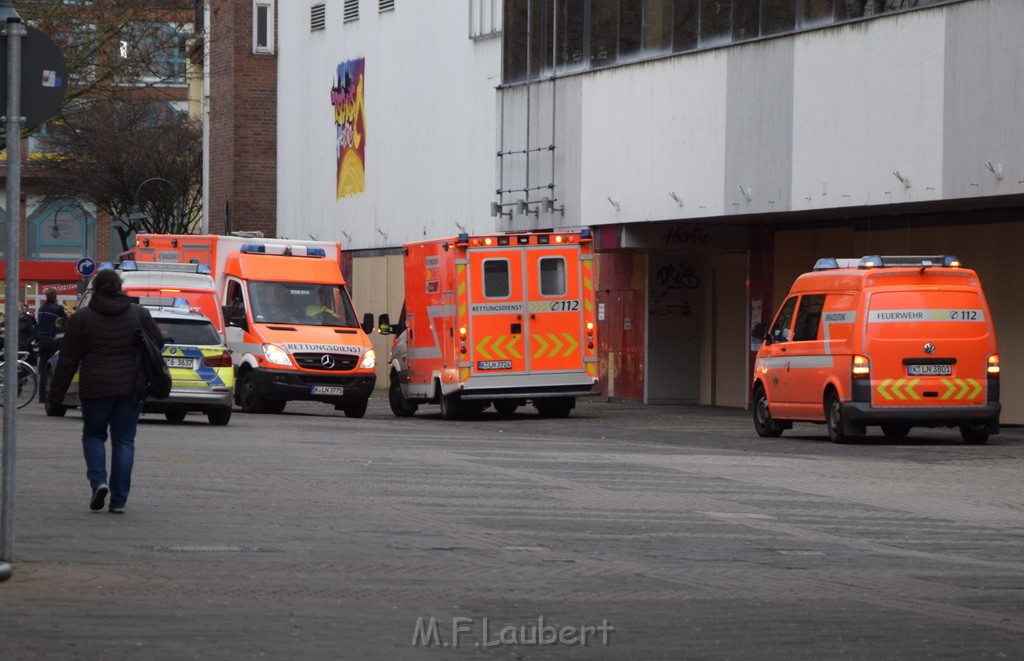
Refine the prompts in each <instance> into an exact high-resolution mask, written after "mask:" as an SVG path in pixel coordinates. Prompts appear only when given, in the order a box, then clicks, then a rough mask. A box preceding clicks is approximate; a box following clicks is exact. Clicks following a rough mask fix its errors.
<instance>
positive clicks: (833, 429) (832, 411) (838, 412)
mask: <svg viewBox="0 0 1024 661" xmlns="http://www.w3.org/2000/svg"><path fill="white" fill-rule="evenodd" d="M825 425H826V426H827V427H828V438H829V440H830V441H832V442H833V443H847V442H849V441H850V437H849V436H847V435H846V434H844V433H843V403H842V402H840V401H839V395H837V394H836V393H835V392H834V391H833V392H829V394H828V396H827V397H826V398H825Z"/></svg>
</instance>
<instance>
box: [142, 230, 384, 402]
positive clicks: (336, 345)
mask: <svg viewBox="0 0 1024 661" xmlns="http://www.w3.org/2000/svg"><path fill="white" fill-rule="evenodd" d="M123 257H131V258H132V259H134V260H136V261H151V262H155V261H168V262H190V261H195V262H197V263H201V264H209V265H210V268H211V274H212V275H213V279H214V282H215V285H216V289H217V296H218V298H219V301H220V305H221V306H222V311H223V315H224V322H225V328H224V335H225V341H226V344H227V346H228V348H229V349H231V351H232V361H233V362H234V365H235V378H236V385H235V400H236V402H237V403H238V404H239V405H240V406H241V407H242V410H243V411H245V412H247V413H261V412H268V413H280V412H281V411H283V410H284V407H285V405H286V404H287V402H289V401H295V400H307V401H310V400H311V401H318V402H324V403H327V404H332V405H333V406H334V407H335V409H338V410H341V411H344V412H345V415H346V416H347V417H350V418H361V417H363V415H364V414H365V413H366V406H367V401H368V400H369V398H370V395H371V394H373V389H374V386H375V385H376V381H377V377H376V355H375V354H374V351H373V348H372V347H371V344H370V340H369V338H368V337H367V335H366V334H367V333H368V332H371V331H372V330H373V317H372V315H369V314H367V315H365V316H364V319H363V322H362V324H360V322H359V320H358V319H357V316H356V312H355V309H354V308H353V306H352V301H351V299H350V298H349V294H348V291H347V290H346V288H345V279H344V278H343V277H342V275H341V244H339V243H334V242H327V241H292V240H287V239H269V238H262V237H248V236H217V235H211V234H200V235H194V234H140V235H138V236H137V237H136V245H135V247H134V248H133V249H132V250H131V251H129V252H128V253H126V254H125V255H123Z"/></svg>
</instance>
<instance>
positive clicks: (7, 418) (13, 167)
mask: <svg viewBox="0 0 1024 661" xmlns="http://www.w3.org/2000/svg"><path fill="white" fill-rule="evenodd" d="M5 5H6V6H7V7H9V6H10V2H6V3H0V12H2V11H3V10H4V9H5ZM10 13H13V9H11V10H10ZM5 28H6V29H5V30H4V33H5V35H6V36H7V116H6V119H7V249H6V251H5V255H4V257H5V258H6V260H7V275H6V280H5V283H4V284H5V290H4V299H5V300H4V318H5V319H6V321H5V323H4V326H5V330H4V336H5V342H4V372H3V373H4V384H5V385H4V429H3V431H4V438H3V465H2V470H3V498H2V502H0V561H2V562H0V581H4V580H7V579H8V578H10V576H11V566H10V564H7V563H10V562H12V561H13V559H14V454H15V452H14V450H15V444H16V440H17V434H18V431H17V425H16V421H17V418H16V417H15V414H16V413H17V412H18V410H17V408H15V406H16V403H15V402H16V398H17V395H18V388H17V383H18V298H19V297H18V293H19V289H18V287H19V272H18V271H19V268H18V267H19V266H20V264H19V259H20V254H21V252H20V247H19V246H20V242H19V230H20V229H21V126H22V119H21V39H22V37H24V36H25V34H26V30H25V27H24V26H23V25H22V24H21V19H20V18H19V17H18V15H17V14H14V15H13V16H12V15H8V16H7V23H6V25H5Z"/></svg>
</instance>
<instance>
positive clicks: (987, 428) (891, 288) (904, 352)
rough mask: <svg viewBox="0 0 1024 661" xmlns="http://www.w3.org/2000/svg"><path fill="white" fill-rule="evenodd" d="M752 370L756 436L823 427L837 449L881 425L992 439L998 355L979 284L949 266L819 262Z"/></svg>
mask: <svg viewBox="0 0 1024 661" xmlns="http://www.w3.org/2000/svg"><path fill="white" fill-rule="evenodd" d="M752 335H753V337H755V338H757V339H763V340H764V342H763V344H762V345H761V348H760V350H759V351H758V352H757V358H756V361H755V364H754V376H753V389H752V400H751V401H752V403H753V411H754V427H755V429H756V430H757V433H758V434H759V435H760V436H779V435H780V434H781V433H782V431H783V430H784V429H790V428H791V427H792V426H793V422H794V421H800V422H817V423H825V424H826V425H827V427H828V435H829V438H831V439H832V440H833V441H835V442H837V443H841V442H844V441H848V440H850V439H851V438H852V437H856V436H862V435H864V434H865V433H866V427H867V426H868V425H877V426H880V427H881V429H882V433H883V434H885V436H886V437H889V438H896V439H898V438H903V437H905V436H906V435H907V434H908V433H909V430H910V429H911V427H939V426H946V427H959V428H960V434H961V436H962V438H963V440H964V441H965V442H967V443H984V442H986V441H987V440H988V437H989V435H990V434H997V433H999V413H1000V404H999V353H998V351H997V349H996V336H995V331H994V328H993V324H992V315H991V313H990V312H989V308H988V303H987V301H986V300H985V294H984V293H983V292H982V289H981V282H980V281H979V279H978V275H977V274H976V273H975V272H974V271H973V270H971V269H966V268H961V266H960V262H959V260H957V259H956V257H953V256H950V255H940V256H934V257H920V256H901V257H880V256H867V257H864V258H863V259H860V260H856V259H834V258H827V259H820V260H818V263H817V264H816V265H815V267H814V270H813V271H812V272H810V273H805V274H803V275H801V276H800V277H799V278H797V280H796V282H795V283H794V284H793V287H792V289H791V290H790V292H789V295H788V296H787V297H786V299H785V301H784V302H783V303H782V306H781V307H780V308H779V311H778V313H777V314H776V315H775V320H774V322H773V323H772V325H771V328H770V329H768V330H767V331H766V329H765V325H764V324H763V323H756V324H754V328H753V331H752Z"/></svg>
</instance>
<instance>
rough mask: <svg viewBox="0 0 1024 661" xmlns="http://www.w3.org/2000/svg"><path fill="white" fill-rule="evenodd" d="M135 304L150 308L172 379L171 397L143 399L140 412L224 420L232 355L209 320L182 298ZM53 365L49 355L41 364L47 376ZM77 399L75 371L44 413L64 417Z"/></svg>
mask: <svg viewBox="0 0 1024 661" xmlns="http://www.w3.org/2000/svg"><path fill="white" fill-rule="evenodd" d="M140 303H141V304H143V305H145V307H146V309H147V310H149V313H150V314H151V315H152V316H153V321H155V322H156V325H157V326H158V327H159V328H160V331H161V332H162V333H163V335H164V347H163V357H164V361H165V362H166V363H167V366H168V367H169V368H170V370H171V381H172V384H171V394H170V396H168V397H167V398H166V399H148V400H146V402H145V404H144V405H143V409H142V410H143V412H144V413H163V414H164V416H165V417H166V418H167V419H168V420H169V421H170V422H181V421H182V420H184V419H185V416H186V414H188V413H189V412H200V413H205V414H206V418H207V419H208V420H209V422H210V424H211V425H226V424H228V421H230V420H231V405H232V399H233V397H234V389H235V387H234V386H235V371H234V367H232V365H231V353H230V352H229V351H228V349H227V347H225V346H224V341H223V339H222V338H221V336H220V333H218V332H217V329H216V328H214V325H213V322H211V321H210V319H209V318H208V317H206V316H205V315H203V314H202V313H200V312H198V311H195V310H192V309H190V308H189V307H188V303H187V301H184V300H174V299H146V298H142V299H141V300H140ZM56 365H57V356H54V357H53V358H52V359H50V362H49V363H48V364H47V365H46V367H45V369H47V370H48V371H49V372H48V374H49V379H50V380H52V379H53V370H54V369H55V368H56ZM80 403H81V402H80V401H79V399H78V375H77V374H76V375H75V378H74V380H73V381H72V383H71V386H70V387H69V388H68V392H67V394H66V395H65V396H64V401H63V402H61V403H60V404H59V405H53V404H49V403H47V404H46V414H47V415H49V416H58V417H59V416H63V415H64V414H65V413H67V410H68V409H69V408H74V407H77V406H79V405H80Z"/></svg>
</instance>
